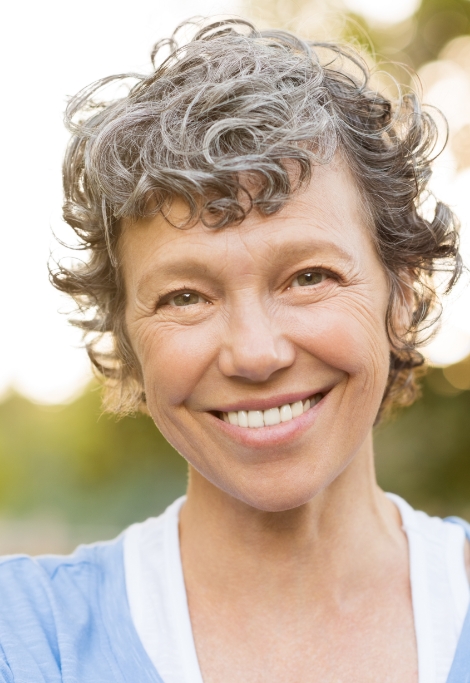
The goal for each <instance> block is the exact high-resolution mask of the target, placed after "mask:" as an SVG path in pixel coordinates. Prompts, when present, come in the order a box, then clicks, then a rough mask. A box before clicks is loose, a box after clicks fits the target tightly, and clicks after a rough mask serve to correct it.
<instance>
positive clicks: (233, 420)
mask: <svg viewBox="0 0 470 683" xmlns="http://www.w3.org/2000/svg"><path fill="white" fill-rule="evenodd" d="M322 398H323V396H322V394H315V396H312V397H311V398H307V399H305V401H296V402H295V403H286V404H285V405H283V406H281V407H280V408H269V409H268V410H264V411H263V410H238V411H237V412H235V411H230V412H229V413H222V419H223V420H224V422H229V423H230V424H231V425H236V426H238V427H251V428H252V429H258V428H260V427H271V426H273V425H278V424H280V423H281V422H289V421H290V420H292V419H294V418H296V417H300V415H302V414H303V413H305V412H307V410H309V409H310V408H311V407H312V408H313V406H315V405H316V404H317V403H318V402H319V401H320V400H321V399H322Z"/></svg>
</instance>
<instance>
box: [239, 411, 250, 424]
mask: <svg viewBox="0 0 470 683" xmlns="http://www.w3.org/2000/svg"><path fill="white" fill-rule="evenodd" d="M238 426H239V427H248V413H247V412H246V410H239V411H238Z"/></svg>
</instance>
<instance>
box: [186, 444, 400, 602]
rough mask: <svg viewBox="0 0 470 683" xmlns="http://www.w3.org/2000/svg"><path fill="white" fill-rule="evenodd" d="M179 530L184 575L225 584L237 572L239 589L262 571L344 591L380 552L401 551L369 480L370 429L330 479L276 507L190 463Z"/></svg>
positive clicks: (395, 522) (394, 517)
mask: <svg viewBox="0 0 470 683" xmlns="http://www.w3.org/2000/svg"><path fill="white" fill-rule="evenodd" d="M180 538H181V552H182V560H183V568H184V572H185V577H186V579H187V580H189V581H190V582H191V581H192V580H194V581H195V582H201V581H202V582H203V583H206V582H207V584H208V585H210V586H211V590H213V591H217V590H218V589H220V591H226V590H227V585H232V584H233V585H236V584H237V583H241V582H237V579H238V577H240V576H243V577H244V580H243V590H244V592H245V594H246V591H247V589H248V587H249V586H250V582H251V583H252V585H253V589H254V590H255V589H256V588H255V587H256V586H258V585H259V581H260V579H261V580H265V577H266V575H269V577H270V582H269V583H270V585H271V588H273V587H274V586H273V585H272V584H273V582H274V583H275V584H276V583H278V584H279V585H282V584H283V582H284V581H285V580H286V578H287V577H289V582H290V584H291V585H292V579H293V577H294V576H296V575H297V576H298V578H299V579H300V578H301V575H302V574H304V575H305V576H304V578H305V579H306V580H307V581H308V582H309V583H311V585H312V586H315V587H316V590H318V591H322V594H323V595H326V594H330V595H331V593H332V592H333V593H335V592H336V593H338V592H340V593H343V592H344V590H345V588H346V587H351V586H352V585H353V584H354V583H355V582H354V581H351V579H352V578H353V577H356V578H357V579H358V580H360V579H361V577H363V579H364V580H367V575H368V573H370V570H371V567H373V566H374V565H377V566H379V565H380V566H384V553H387V552H391V553H392V555H396V551H397V550H398V552H399V554H401V555H403V551H405V553H406V541H405V539H404V537H403V534H402V532H401V529H400V520H399V514H398V512H397V510H396V508H395V506H394V505H393V504H392V503H391V502H390V501H389V500H388V499H387V498H386V497H385V495H384V494H383V492H382V491H381V490H380V489H379V487H378V485H377V483H376V478H375V470H374V460H373V447H372V436H371V435H370V437H369V438H368V439H367V441H366V442H365V443H364V444H363V447H362V448H361V450H360V451H359V452H358V453H357V454H356V456H355V458H354V459H353V460H352V461H351V463H350V464H349V465H348V467H347V468H346V469H345V470H344V471H343V472H342V473H341V474H340V475H339V476H338V477H337V478H336V479H335V480H334V481H333V482H332V483H331V484H330V485H329V486H327V487H326V488H325V489H324V490H323V491H321V492H320V493H318V494H317V495H316V496H315V497H314V498H313V499H312V500H310V501H309V502H308V503H306V504H305V505H302V506H300V507H298V508H295V509H293V510H286V511H283V512H265V511H262V510H258V509H256V508H254V507H252V506H249V505H247V504H245V503H243V502H241V501H240V500H238V499H236V498H234V497H233V496H231V495H229V494H228V493H226V492H224V491H222V490H220V489H219V488H217V487H215V486H214V485H213V484H211V483H210V482H209V481H207V480H206V479H205V478H204V477H203V476H202V475H200V474H199V473H198V472H197V471H195V470H194V469H192V468H191V469H190V479H189V486H188V496H187V501H186V503H185V505H184V506H183V509H182V511H181V517H180ZM232 577H233V579H234V581H233V582H232V581H231V580H230V579H231V578H232ZM262 577H263V578H262ZM356 585H357V584H356Z"/></svg>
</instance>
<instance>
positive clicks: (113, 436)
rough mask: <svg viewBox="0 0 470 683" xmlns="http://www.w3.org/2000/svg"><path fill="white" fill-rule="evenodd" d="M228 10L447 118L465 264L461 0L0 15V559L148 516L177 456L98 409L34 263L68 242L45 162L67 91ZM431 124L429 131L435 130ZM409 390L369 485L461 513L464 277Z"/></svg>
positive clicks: (467, 399) (137, 67)
mask: <svg viewBox="0 0 470 683" xmlns="http://www.w3.org/2000/svg"><path fill="white" fill-rule="evenodd" d="M221 13H222V14H227V13H229V14H238V15H243V16H245V17H248V18H251V19H254V20H255V21H257V22H258V24H259V25H261V26H263V27H266V26H275V27H284V28H288V29H292V30H294V31H298V32H300V33H301V34H303V35H304V36H305V37H311V38H318V39H343V40H348V41H353V43H354V44H355V45H356V46H357V47H358V48H359V49H360V50H361V51H362V53H363V55H364V56H365V58H366V59H367V61H368V63H369V64H370V66H371V67H372V68H373V69H374V71H375V73H376V76H375V78H376V80H377V83H378V84H379V86H380V87H381V88H382V89H384V90H385V91H387V92H389V93H390V94H391V95H393V94H394V93H396V88H397V86H396V80H398V81H399V82H401V83H403V84H404V85H405V86H406V87H412V88H414V89H416V90H419V91H420V92H421V93H422V95H423V98H424V101H425V102H426V103H427V104H428V105H429V106H431V107H437V108H439V109H440V110H441V111H442V112H443V113H444V114H445V116H446V117H447V120H448V122H449V129H450V138H449V144H448V146H447V148H446V150H445V151H444V153H443V154H442V155H441V156H440V157H439V158H438V160H437V161H436V162H435V175H434V179H433V186H432V187H433V190H434V192H435V193H436V194H437V195H438V196H439V197H440V198H441V199H443V200H444V201H447V202H448V203H449V204H450V205H451V206H452V207H453V209H454V210H455V211H456V212H457V214H458V215H459V217H460V220H461V222H462V249H463V253H464V258H465V260H466V263H467V265H468V264H470V0H422V1H421V2H420V1H419V0H393V2H390V0H383V1H382V0H331V1H329V2H323V1H322V0H279V1H278V2H275V1H273V0H260V1H258V2H254V1H252V2H250V1H249V0H219V1H218V2H217V3H214V2H213V1H211V0H173V2H172V3H163V2H162V0H153V1H151V0H134V2H132V3H129V2H124V1H123V0H112V1H111V0H82V1H81V2H80V5H79V6H77V5H76V4H75V3H67V2H65V3H64V2H61V3H59V2H56V1H54V0H44V1H43V2H42V3H34V2H33V1H32V0H27V1H26V2H23V3H8V4H7V3H5V4H4V5H3V9H1V10H0V16H1V19H2V22H1V23H2V26H3V32H2V33H3V36H2V41H1V43H0V55H1V61H2V64H3V66H4V69H3V72H2V81H1V84H2V94H3V98H2V106H1V107H0V123H1V131H2V144H1V164H0V194H1V204H2V213H1V221H2V233H1V234H2V239H1V242H0V244H1V248H0V305H1V310H2V330H1V332H2V333H1V334H0V553H9V552H29V553H33V554H34V553H39V552H66V551H69V550H71V549H72V548H73V547H74V546H75V545H76V544H77V543H79V542H84V541H92V540H97V539H100V538H107V537H112V536H113V535H115V534H117V533H119V531H120V530H122V529H123V528H124V527H125V526H126V525H128V524H130V523H132V522H133V521H139V520H142V519H144V518H146V517H148V516H150V515H156V514H158V513H159V512H161V511H162V510H163V509H164V508H165V507H166V505H168V503H170V502H171V501H172V500H174V498H175V497H177V496H179V495H181V494H182V493H183V492H184V489H185V483H186V467H185V463H184V461H183V459H182V458H181V457H180V456H179V455H178V454H176V453H175V452H174V451H173V450H172V449H171V447H170V446H169V445H168V444H167V443H166V442H165V441H164V439H163V438H162V437H161V435H160V434H159V433H158V431H157V430H156V428H155V426H154V425H153V423H152V422H151V420H150V419H149V418H147V417H145V416H143V415H141V416H137V417H133V418H125V419H122V420H120V421H116V419H115V418H113V417H110V416H107V415H103V414H102V410H101V407H100V390H99V387H98V386H97V385H96V383H95V382H94V381H93V379H92V377H91V373H90V370H89V367H88V361H87V357H86V354H85V353H84V351H83V349H82V348H81V346H80V337H79V334H78V333H77V331H76V330H74V329H72V328H70V327H69V326H68V325H67V323H66V319H65V315H63V313H64V312H66V311H67V310H69V308H68V307H69V304H68V302H67V301H65V300H64V299H61V297H60V296H59V295H58V294H57V293H56V292H55V291H54V290H53V289H52V287H51V286H50V285H49V283H48V277H47V268H46V263H47V260H48V258H49V255H50V253H52V254H53V256H54V257H55V258H58V257H60V256H63V255H64V254H66V252H65V250H64V249H63V248H62V247H60V246H58V244H57V241H56V240H55V239H54V238H53V236H52V235H53V233H55V235H56V236H57V237H59V238H60V239H62V240H65V241H66V242H70V241H71V240H72V235H71V234H70V232H71V231H70V230H69V229H68V228H67V226H65V225H64V224H63V223H62V221H61V184H60V165H61V157H62V154H63V150H64V147H65V144H66V140H67V137H66V133H65V131H64V129H63V126H62V116H63V110H64V107H65V104H66V101H67V98H68V97H69V96H70V95H72V94H74V93H75V92H76V91H78V90H79V89H80V88H81V87H83V86H85V85H87V84H88V83H89V82H91V81H93V80H95V79H97V78H100V77H102V76H106V75H109V74H111V73H118V72H122V71H141V72H142V71H143V72H148V71H149V69H150V66H149V60H148V55H149V53H150V49H151V47H152V45H153V43H154V42H155V41H156V40H157V39H159V38H161V37H164V36H167V35H169V34H170V33H171V32H172V30H173V29H174V28H175V26H176V25H177V24H178V23H179V22H180V21H182V20H184V19H186V18H189V17H191V16H194V15H196V14H197V15H203V16H208V15H213V14H221ZM441 128H442V130H443V127H442V126H441ZM443 305H444V313H443V324H442V326H441V330H440V332H439V334H438V335H437V337H436V338H435V339H434V340H433V341H432V343H431V344H429V345H428V346H427V347H426V348H425V354H426V356H427V358H428V360H429V363H430V366H431V369H430V371H429V373H428V375H427V376H426V378H425V379H424V380H423V390H422V398H421V399H420V401H418V402H417V403H416V404H415V405H414V406H413V407H411V408H409V409H408V410H406V411H404V412H402V413H400V414H399V415H398V416H396V417H395V418H394V419H393V420H391V421H389V422H388V423H387V424H386V425H384V426H382V427H380V428H379V429H378V430H377V433H376V450H377V469H378V476H379V481H380V483H381V485H382V486H383V487H384V488H385V489H386V490H390V491H394V492H396V493H398V494H400V495H402V496H404V497H405V498H406V499H407V500H408V501H409V502H410V503H411V504H412V505H414V506H416V507H418V508H421V509H424V510H426V511H428V512H430V513H432V514H438V515H446V514H460V515H462V516H464V517H466V518H467V519H470V286H469V278H468V275H464V277H463V278H462V280H461V283H460V284H459V286H458V287H457V290H456V292H455V294H453V295H452V297H451V298H449V299H448V300H445V301H444V302H443Z"/></svg>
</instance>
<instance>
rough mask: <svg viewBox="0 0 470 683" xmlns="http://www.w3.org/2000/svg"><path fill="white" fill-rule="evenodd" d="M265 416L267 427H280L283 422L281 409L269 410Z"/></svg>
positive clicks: (265, 412)
mask: <svg viewBox="0 0 470 683" xmlns="http://www.w3.org/2000/svg"><path fill="white" fill-rule="evenodd" d="M263 416H264V424H265V425H266V427H269V426H270V425H278V424H279V423H280V421H281V413H280V411H279V408H269V410H265V411H264V413H263Z"/></svg>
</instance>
